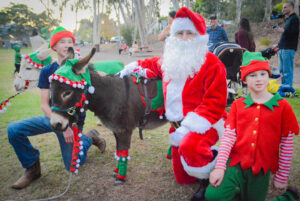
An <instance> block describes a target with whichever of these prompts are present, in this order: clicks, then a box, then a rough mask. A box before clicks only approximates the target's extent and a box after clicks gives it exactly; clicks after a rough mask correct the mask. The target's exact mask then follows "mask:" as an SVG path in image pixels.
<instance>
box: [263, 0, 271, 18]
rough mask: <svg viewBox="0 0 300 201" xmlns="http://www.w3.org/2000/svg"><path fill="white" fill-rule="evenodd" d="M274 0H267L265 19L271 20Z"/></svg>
mask: <svg viewBox="0 0 300 201" xmlns="http://www.w3.org/2000/svg"><path fill="white" fill-rule="evenodd" d="M271 9H272V0H266V8H265V16H264V20H263V21H268V22H269V21H271Z"/></svg>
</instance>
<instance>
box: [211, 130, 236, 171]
mask: <svg viewBox="0 0 300 201" xmlns="http://www.w3.org/2000/svg"><path fill="white" fill-rule="evenodd" d="M235 141H236V132H235V129H230V126H229V125H227V126H226V128H225V132H224V134H223V137H222V140H221V143H220V147H219V153H218V158H217V163H216V165H215V169H223V170H226V163H227V160H228V158H229V155H230V152H231V149H232V147H233V145H234V143H235Z"/></svg>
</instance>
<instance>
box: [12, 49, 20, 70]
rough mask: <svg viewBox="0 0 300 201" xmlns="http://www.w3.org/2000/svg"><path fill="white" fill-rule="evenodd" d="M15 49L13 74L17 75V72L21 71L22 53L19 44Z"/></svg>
mask: <svg viewBox="0 0 300 201" xmlns="http://www.w3.org/2000/svg"><path fill="white" fill-rule="evenodd" d="M13 49H14V50H15V71H14V72H13V73H12V74H13V75H15V74H16V73H19V72H20V65H21V59H22V55H21V52H20V49H21V48H20V46H19V45H15V46H14V48H13Z"/></svg>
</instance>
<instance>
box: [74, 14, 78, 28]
mask: <svg viewBox="0 0 300 201" xmlns="http://www.w3.org/2000/svg"><path fill="white" fill-rule="evenodd" d="M77 25H78V9H77V8H75V31H74V32H75V33H77Z"/></svg>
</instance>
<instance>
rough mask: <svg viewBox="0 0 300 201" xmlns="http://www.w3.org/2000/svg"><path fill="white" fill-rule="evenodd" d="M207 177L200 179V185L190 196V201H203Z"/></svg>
mask: <svg viewBox="0 0 300 201" xmlns="http://www.w3.org/2000/svg"><path fill="white" fill-rule="evenodd" d="M208 183H209V182H208V179H200V187H199V189H198V190H197V192H196V193H195V194H194V195H193V197H192V198H191V201H205V196H204V195H205V191H206V188H207V186H208Z"/></svg>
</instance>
